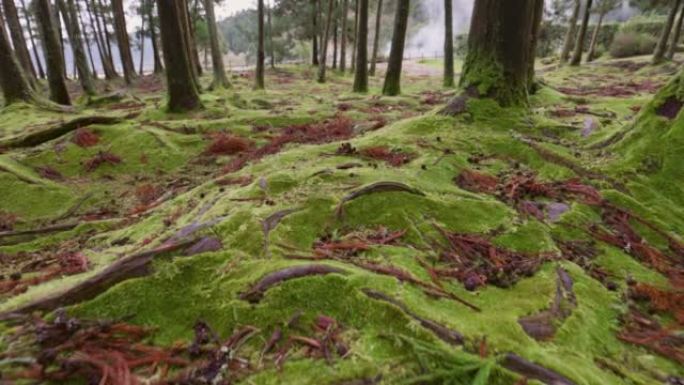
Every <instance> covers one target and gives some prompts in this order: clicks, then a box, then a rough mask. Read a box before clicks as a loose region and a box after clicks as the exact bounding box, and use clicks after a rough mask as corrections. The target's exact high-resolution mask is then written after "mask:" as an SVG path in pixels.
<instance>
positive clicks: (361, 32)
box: [354, 0, 368, 92]
mask: <svg viewBox="0 0 684 385" xmlns="http://www.w3.org/2000/svg"><path fill="white" fill-rule="evenodd" d="M357 1H358V6H357V11H358V23H357V32H356V39H355V40H356V68H355V70H354V92H368V0H357Z"/></svg>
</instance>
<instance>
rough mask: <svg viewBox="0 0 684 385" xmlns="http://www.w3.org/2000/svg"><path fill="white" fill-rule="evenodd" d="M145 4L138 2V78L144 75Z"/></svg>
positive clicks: (142, 0)
mask: <svg viewBox="0 0 684 385" xmlns="http://www.w3.org/2000/svg"><path fill="white" fill-rule="evenodd" d="M145 4H146V1H145V0H140V68H139V70H138V73H139V74H140V76H143V75H144V70H145Z"/></svg>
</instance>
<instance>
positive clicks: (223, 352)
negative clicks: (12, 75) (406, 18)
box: [0, 57, 684, 385]
mask: <svg viewBox="0 0 684 385" xmlns="http://www.w3.org/2000/svg"><path fill="white" fill-rule="evenodd" d="M647 63H648V58H647V57H644V58H636V59H634V60H629V61H620V62H615V61H600V62H597V63H595V64H592V65H585V66H582V67H580V68H570V67H558V66H556V65H554V64H550V65H546V66H541V67H540V68H539V72H540V73H539V76H540V77H541V78H542V79H543V80H544V84H545V85H544V86H543V87H542V88H541V89H540V91H539V92H538V93H537V94H536V95H534V96H532V98H531V107H530V109H529V110H523V109H501V108H499V107H498V106H497V105H496V104H495V103H494V102H492V101H489V100H484V99H483V100H471V101H469V105H468V113H466V114H463V115H460V116H458V117H446V116H442V115H439V114H438V113H437V111H438V110H439V109H440V108H441V107H442V106H444V104H445V103H446V102H447V101H448V100H449V99H450V98H451V97H452V96H453V95H454V94H455V90H445V89H442V88H441V86H440V84H441V79H440V78H438V77H429V76H416V75H408V76H406V77H405V78H404V81H403V94H402V96H399V97H392V98H389V97H382V96H378V95H379V89H380V86H381V78H379V77H378V78H374V79H372V89H371V92H370V93H369V94H368V95H357V94H352V93H350V92H349V91H350V89H351V82H352V79H351V77H350V76H343V75H340V74H339V73H336V72H335V71H332V72H331V73H330V81H329V82H328V83H326V84H318V83H316V82H315V81H313V80H312V79H313V78H314V76H315V71H314V70H313V69H311V68H308V67H298V66H293V67H282V68H278V69H276V70H270V71H268V73H267V87H268V90H267V91H265V92H261V91H253V90H252V88H251V85H252V83H253V79H252V78H251V74H247V73H245V74H238V75H235V76H233V78H232V83H233V87H232V88H231V89H228V90H217V91H206V92H204V93H203V94H202V101H203V104H204V107H205V108H204V109H203V110H202V111H200V112H196V113H189V114H182V115H176V114H169V113H166V112H164V110H163V106H164V104H165V100H164V98H165V95H164V87H163V84H162V83H161V80H160V79H158V78H155V77H147V78H144V79H138V80H137V84H136V85H135V86H134V87H132V88H130V89H128V90H127V91H126V93H125V94H121V95H119V97H113V98H109V99H104V100H101V101H100V102H98V103H95V104H90V105H86V103H85V101H83V102H82V104H81V105H79V106H78V107H76V109H75V112H73V113H55V112H47V111H43V110H38V109H36V108H33V107H31V106H28V105H13V106H11V107H8V108H5V109H3V110H2V112H1V113H0V117H1V119H0V148H3V150H2V151H0V197H1V199H0V202H1V203H0V245H2V246H0V274H1V278H0V312H2V315H3V318H4V319H5V322H4V323H3V324H2V325H3V326H0V333H1V335H2V337H1V338H0V347H2V349H1V351H2V353H0V373H2V374H1V375H0V383H3V384H5V383H7V384H12V383H17V384H21V383H35V382H36V381H38V382H47V383H84V384H86V383H101V384H129V383H130V384H133V383H141V384H142V383H177V384H202V383H235V384H317V385H322V384H337V385H342V384H376V383H377V384H409V383H415V384H511V385H512V384H523V383H526V382H525V378H528V382H527V383H529V384H534V383H547V384H582V385H605V384H662V383H673V384H675V383H676V384H679V383H682V381H683V380H682V376H684V369H682V364H683V363H684V342H683V341H682V323H683V322H684V314H683V312H684V304H683V298H684V297H683V294H682V282H684V280H683V276H682V271H683V270H682V267H683V266H682V265H683V261H684V246H682V244H683V242H684V239H683V235H684V166H683V165H684V118H683V117H682V114H681V113H679V109H680V108H681V105H682V103H681V100H684V98H682V96H684V92H682V90H683V89H684V86H682V84H684V81H682V82H671V83H670V85H669V86H668V87H666V89H664V90H663V91H661V93H660V94H658V96H656V97H655V99H654V95H656V93H657V92H658V90H660V89H661V88H662V87H663V86H664V85H665V84H667V83H668V81H670V79H672V78H673V77H674V75H675V73H676V71H677V67H678V66H677V65H676V64H672V63H671V64H666V65H663V66H658V67H652V66H649V65H647ZM209 80H210V79H208V78H207V79H203V81H204V82H205V83H206V84H205V86H206V85H207V84H208V82H209ZM113 88H115V87H113ZM92 116H98V117H99V119H96V120H95V124H90V123H92V121H90V119H88V118H89V117H92ZM110 117H113V119H109V118H110ZM80 118H83V119H82V120H77V121H76V123H75V124H74V125H73V126H74V127H77V128H76V129H75V130H65V131H66V132H57V133H56V134H55V132H54V131H53V132H52V133H53V135H47V136H46V135H42V134H40V133H44V132H45V131H48V132H50V130H51V129H52V128H55V127H59V126H60V125H62V124H63V123H64V122H70V121H72V120H74V119H80ZM36 133H39V134H36ZM148 251H151V252H148ZM136 263H137V264H136ZM74 288H75V289H74ZM64 293H67V294H66V295H64ZM17 310H20V311H23V313H22V314H23V315H21V314H19V313H13V312H15V311H17ZM55 310H56V312H55ZM40 314H43V316H40ZM41 317H43V318H41ZM222 381H223V382H222Z"/></svg>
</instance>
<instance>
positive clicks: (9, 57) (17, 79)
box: [0, 12, 33, 105]
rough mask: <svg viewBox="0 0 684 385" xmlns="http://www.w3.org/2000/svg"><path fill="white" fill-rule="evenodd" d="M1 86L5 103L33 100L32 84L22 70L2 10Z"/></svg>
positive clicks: (0, 41) (0, 22)
mask: <svg viewBox="0 0 684 385" xmlns="http://www.w3.org/2000/svg"><path fill="white" fill-rule="evenodd" d="M0 88H2V95H3V97H4V99H5V104H6V105H10V104H12V103H15V102H19V101H24V102H30V101H32V100H33V92H32V91H31V86H30V85H29V82H28V80H27V79H26V77H25V75H24V72H23V71H22V70H21V65H20V64H19V60H18V59H17V58H16V56H15V55H14V51H13V50H12V45H11V44H10V41H9V37H8V36H7V33H6V32H5V25H4V22H3V20H2V12H0Z"/></svg>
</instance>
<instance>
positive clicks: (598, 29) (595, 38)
mask: <svg viewBox="0 0 684 385" xmlns="http://www.w3.org/2000/svg"><path fill="white" fill-rule="evenodd" d="M604 17H606V12H605V11H603V10H602V11H601V13H600V14H599V18H598V21H597V22H596V26H595V27H594V33H592V34H591V42H590V43H589V51H588V52H587V63H589V62H592V61H594V59H595V58H594V55H596V45H597V44H598V37H599V34H600V33H601V26H602V25H603V18H604Z"/></svg>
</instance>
